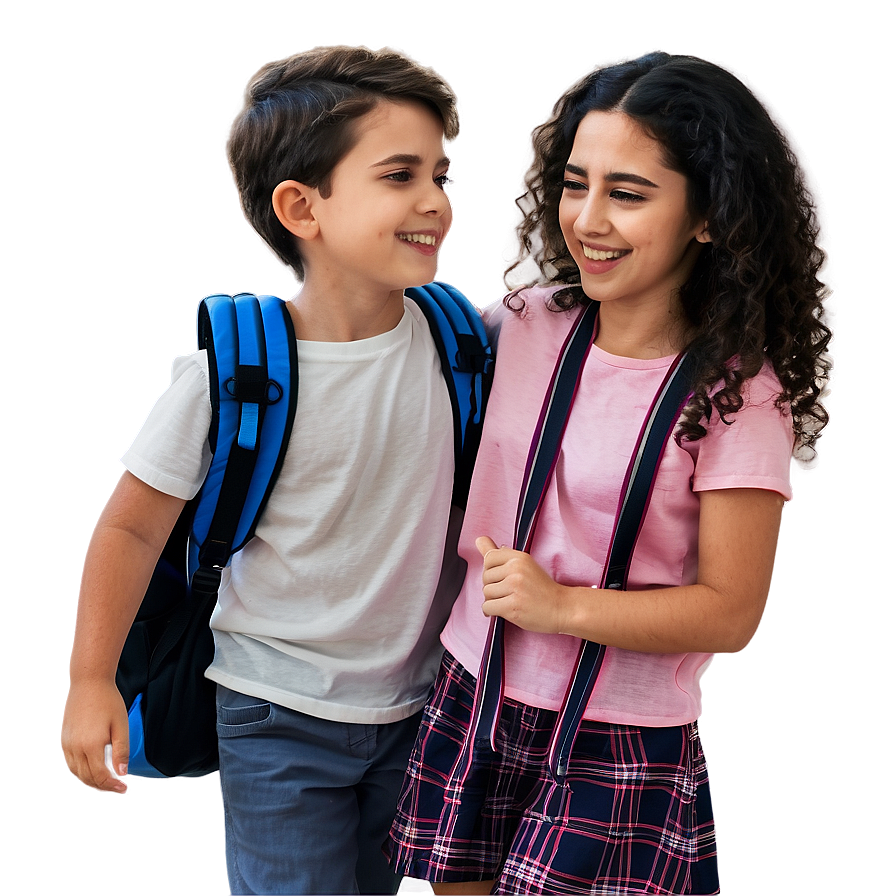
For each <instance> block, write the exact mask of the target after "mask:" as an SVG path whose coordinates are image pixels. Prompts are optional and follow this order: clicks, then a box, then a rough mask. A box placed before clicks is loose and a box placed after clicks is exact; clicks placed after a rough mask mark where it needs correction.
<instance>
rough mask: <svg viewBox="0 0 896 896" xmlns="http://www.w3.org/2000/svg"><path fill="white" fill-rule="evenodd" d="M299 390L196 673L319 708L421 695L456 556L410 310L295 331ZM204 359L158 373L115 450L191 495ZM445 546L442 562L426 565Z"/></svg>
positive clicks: (448, 425)
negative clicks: (168, 376) (127, 442)
mask: <svg viewBox="0 0 896 896" xmlns="http://www.w3.org/2000/svg"><path fill="white" fill-rule="evenodd" d="M298 361H299V396H298V404H297V409H296V420H295V424H294V427H293V432H292V435H291V437H290V441H289V447H288V449H287V453H286V457H285V460H284V464H283V468H282V470H281V472H280V476H279V478H278V480H277V484H276V486H275V488H274V490H273V492H272V494H271V498H270V500H269V502H268V505H267V507H266V508H265V511H264V513H263V514H262V517H261V519H260V521H259V524H258V527H257V529H256V537H255V538H254V539H252V540H251V541H250V542H249V544H247V545H246V547H245V548H244V549H243V550H242V551H240V552H239V553H238V554H236V555H235V556H234V558H233V562H232V564H231V566H230V568H229V569H228V570H225V573H224V576H223V579H222V582H221V588H220V592H219V597H218V605H217V607H216V609H215V612H214V614H213V616H212V623H211V624H212V629H213V630H214V634H215V659H214V662H213V664H212V666H211V668H210V669H209V670H208V673H207V675H208V677H209V678H211V679H212V680H214V681H217V682H219V683H221V684H224V685H226V686H227V687H229V688H232V689H234V690H237V691H241V692H243V693H246V694H250V695H252V696H256V697H259V698H261V699H264V700H270V701H273V702H276V703H279V704H281V705H284V706H288V707H290V708H292V709H296V710H299V711H301V712H306V713H309V714H311V715H315V716H318V717H321V718H326V719H332V720H336V721H345V722H359V723H368V724H379V723H386V722H392V721H397V720H399V719H402V718H406V717H407V716H409V715H411V714H413V713H414V712H415V711H416V710H417V709H419V708H420V707H421V706H422V705H423V703H424V702H425V700H426V697H427V694H428V691H429V689H430V686H431V684H432V682H433V680H434V678H435V673H436V670H437V667H438V663H439V661H440V657H441V651H442V648H441V646H440V644H439V632H440V631H441V629H442V627H443V625H444V623H445V620H446V619H447V616H448V612H449V611H450V608H451V603H452V601H453V599H454V597H455V596H456V594H457V590H458V587H459V585H460V581H461V579H462V577H463V569H464V564H463V563H462V562H461V561H459V560H458V559H457V557H456V554H455V552H454V550H453V545H452V544H451V539H450V538H449V546H448V549H447V550H446V532H447V530H448V528H449V525H448V524H449V513H450V505H451V491H452V485H453V475H454V454H453V451H454V448H453V445H454V442H453V438H454V436H453V430H452V417H451V405H450V401H449V397H448V392H447V389H446V386H445V382H444V379H443V377H442V373H441V368H440V365H439V359H438V354H437V351H436V347H435V344H434V342H433V339H432V335H431V333H430V330H429V326H428V324H427V323H426V319H425V318H424V316H423V314H422V312H421V311H420V310H419V308H418V307H417V306H416V305H415V304H414V303H413V302H410V301H406V302H405V313H404V316H403V317H402V320H401V322H400V323H399V325H398V326H397V327H396V328H395V329H394V330H392V331H390V332H388V333H383V334H381V335H378V336H374V337H373V338H370V339H363V340H359V341H356V342H346V343H329V342H328V343H324V342H302V341H299V342H298ZM208 388H209V387H208V372H207V361H206V357H205V353H204V352H197V353H195V354H193V355H189V356H187V357H184V358H179V359H177V360H176V361H175V363H174V370H173V377H172V385H171V387H170V388H169V390H168V391H167V392H166V393H165V395H163V396H162V398H161V399H160V401H159V402H158V404H157V405H156V406H155V408H154V409H153V411H152V413H151V414H150V416H149V418H148V420H147V422H146V424H145V426H144V427H143V429H142V430H141V432H140V434H139V435H138V437H137V440H136V441H135V442H134V445H133V446H132V447H131V449H130V450H129V451H128V452H127V454H126V455H125V457H124V463H125V465H126V466H127V468H128V469H129V470H130V471H131V472H132V473H133V474H134V475H135V476H137V477H138V478H140V479H142V480H143V481H144V482H147V483H148V484H149V485H152V486H153V487H155V488H158V489H159V490H161V491H164V492H166V493H169V494H174V495H177V496H179V497H183V498H190V497H192V496H193V495H194V494H195V493H196V492H197V491H198V489H199V487H200V485H201V484H202V481H203V479H204V477H205V473H206V470H207V469H208V464H209V461H210V455H209V448H208V444H207V436H208V428H209V422H210V410H209V395H208ZM443 554H444V555H446V562H445V573H444V575H443V576H442V582H441V585H440V572H441V571H442V567H443Z"/></svg>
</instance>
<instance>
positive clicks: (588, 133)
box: [560, 112, 709, 308]
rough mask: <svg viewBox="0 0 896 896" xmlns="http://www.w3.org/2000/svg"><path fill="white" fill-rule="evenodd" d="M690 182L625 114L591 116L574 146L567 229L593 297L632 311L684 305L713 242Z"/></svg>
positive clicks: (563, 222)
mask: <svg viewBox="0 0 896 896" xmlns="http://www.w3.org/2000/svg"><path fill="white" fill-rule="evenodd" d="M687 187H688V182H687V179H686V178H685V176H684V175H683V174H680V173H679V172H677V171H672V170H671V169H669V168H667V167H666V166H665V164H664V163H663V150H662V146H661V145H660V144H659V143H658V142H657V141H656V140H654V139H653V138H652V137H650V136H649V135H648V134H646V133H645V132H644V130H643V129H642V128H641V126H640V125H639V124H637V123H636V122H635V121H634V120H633V119H631V118H629V116H628V115H626V114H625V113H623V112H589V113H588V114H587V115H586V116H585V117H584V118H583V119H582V121H581V123H580V124H579V127H578V130H577V131H576V136H575V141H574V142H573V147H572V152H571V153H570V156H569V162H568V163H567V165H566V174H565V177H564V181H563V194H562V196H561V198H560V229H561V230H562V231H563V236H564V239H565V240H566V245H567V246H568V248H569V251H570V254H571V255H572V257H573V258H574V259H575V262H576V264H577V265H578V266H579V270H580V272H581V275H582V288H583V289H584V291H585V294H586V295H587V296H588V297H589V298H592V299H596V300H597V301H600V302H624V303H628V304H630V305H632V307H639V306H643V305H644V304H646V303H650V304H656V303H660V304H662V305H663V306H664V307H666V308H668V307H669V305H670V302H673V303H674V302H677V301H678V299H677V293H676V290H677V288H678V287H680V286H682V285H683V284H684V282H685V281H686V280H687V278H688V275H689V274H690V272H691V269H692V268H693V266H694V262H695V261H696V260H697V256H698V254H699V253H700V249H701V245H700V244H701V243H706V242H709V236H708V234H707V232H706V222H705V221H702V220H700V219H698V218H697V217H695V216H694V215H693V214H692V213H691V210H690V208H689V206H688V198H687Z"/></svg>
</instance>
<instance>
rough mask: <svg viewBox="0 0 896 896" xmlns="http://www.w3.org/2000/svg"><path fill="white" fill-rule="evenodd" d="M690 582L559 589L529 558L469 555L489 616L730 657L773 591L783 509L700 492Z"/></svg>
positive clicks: (753, 497) (758, 497)
mask: <svg viewBox="0 0 896 896" xmlns="http://www.w3.org/2000/svg"><path fill="white" fill-rule="evenodd" d="M699 494H700V530H699V544H698V552H699V553H698V557H699V559H698V567H697V582H696V584H694V585H681V586H678V587H670V588H656V589H651V590H646V591H613V590H609V589H595V588H587V587H568V586H564V585H558V584H557V583H556V582H555V581H554V580H553V579H552V578H551V577H550V576H549V575H548V574H547V573H546V572H545V571H544V570H543V569H542V568H541V567H540V566H539V565H538V564H537V563H536V562H535V561H534V560H533V559H532V558H531V557H530V556H529V555H528V554H525V553H522V552H520V551H513V550H511V549H509V548H496V547H495V544H494V542H493V541H492V540H491V539H490V538H479V539H477V541H476V545H477V547H478V548H479V550H480V552H481V553H482V554H483V558H484V569H483V594H484V596H485V603H484V605H483V612H484V613H485V615H486V616H503V617H504V618H505V619H506V620H507V621H508V622H512V623H513V624H514V625H517V626H519V627H520V628H524V629H528V630H529V631H537V632H549V633H563V634H568V635H575V636H576V637H579V638H585V639H587V640H589V641H597V642H598V643H600V644H606V645H608V646H612V647H621V648H624V649H626V650H637V651H640V652H642V653H730V652H734V651H738V650H742V649H743V648H744V647H746V645H747V644H748V643H749V641H750V638H752V637H753V634H754V632H755V631H756V628H757V627H758V625H759V620H760V618H761V617H762V611H763V609H764V608H765V601H766V598H767V596H768V589H769V585H770V583H771V576H772V566H773V565H774V560H775V547H776V545H777V541H778V529H779V527H780V523H781V509H782V508H783V506H784V499H783V498H782V497H781V495H779V494H778V493H777V492H772V491H764V490H762V489H752V488H740V489H722V490H718V491H705V492H700V493H699Z"/></svg>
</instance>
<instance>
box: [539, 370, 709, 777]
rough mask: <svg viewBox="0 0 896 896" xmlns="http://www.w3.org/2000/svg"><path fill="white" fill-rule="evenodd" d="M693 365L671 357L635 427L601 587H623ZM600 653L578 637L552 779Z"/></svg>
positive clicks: (565, 762)
mask: <svg viewBox="0 0 896 896" xmlns="http://www.w3.org/2000/svg"><path fill="white" fill-rule="evenodd" d="M693 368H694V364H693V359H692V358H691V356H689V355H685V354H681V355H679V356H678V357H677V358H676V359H675V361H674V362H673V363H672V366H671V367H670V368H669V371H668V372H667V374H666V376H665V378H664V379H663V382H662V384H661V385H660V388H659V391H658V392H657V394H656V397H655V398H654V400H653V405H652V406H651V408H650V410H649V411H648V413H647V417H646V418H645V420H644V424H643V426H642V427H641V432H640V435H639V436H638V442H637V444H636V445H635V450H634V453H633V454H632V459H631V462H630V463H629V466H628V470H627V472H626V474H625V480H624V483H623V488H622V495H621V497H620V499H619V507H618V508H617V511H616V522H615V525H614V529H613V538H612V541H611V542H610V551H609V555H608V557H607V563H606V565H605V567H604V574H603V578H602V581H601V587H602V588H613V589H619V590H624V589H625V586H626V584H627V583H628V573H629V569H630V568H631V563H632V554H633V553H634V550H635V543H636V542H637V540H638V536H639V535H640V534H641V526H642V525H643V523H644V517H645V516H646V514H647V505H648V503H649V502H650V495H651V493H652V492H653V485H654V482H656V472H657V469H658V468H659V463H660V458H661V457H662V454H663V451H664V449H665V447H666V444H667V443H668V441H669V436H670V435H671V434H672V430H673V429H674V427H675V424H676V422H677V421H678V418H679V416H680V415H681V411H682V408H683V407H684V404H685V402H686V400H687V398H688V396H689V395H690V383H691V378H692V374H693ZM605 652H606V648H605V647H604V645H603V644H597V643H596V642H594V641H582V646H581V648H580V649H579V656H578V659H577V661H576V667H575V670H574V671H573V673H572V676H571V677H570V680H569V686H568V688H567V691H566V696H565V698H564V700H563V706H562V709H561V710H560V715H559V716H558V718H557V724H556V725H555V727H554V734H553V737H552V739H551V748H550V751H549V763H550V769H551V773H552V774H553V776H554V780H555V781H557V782H558V783H560V782H562V781H563V780H564V779H565V778H566V773H567V771H568V770H569V756H570V753H571V752H572V745H573V741H574V740H575V737H576V734H577V733H578V730H579V726H580V725H581V722H582V715H583V714H584V712H585V707H586V706H587V704H588V700H589V699H590V697H591V693H592V691H593V690H594V685H595V683H596V682H597V676H598V675H599V674H600V668H601V665H602V664H603V660H604V654H605Z"/></svg>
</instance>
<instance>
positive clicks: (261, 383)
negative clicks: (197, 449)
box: [116, 283, 494, 777]
mask: <svg viewBox="0 0 896 896" xmlns="http://www.w3.org/2000/svg"><path fill="white" fill-rule="evenodd" d="M405 294H406V295H407V296H408V297H409V298H411V299H412V300H413V301H414V302H416V304H417V305H418V306H419V307H420V308H421V310H422V311H423V313H424V315H425V316H426V319H427V321H428V323H429V325H430V329H431V330H432V334H433V338H434V340H435V344H436V347H437V349H438V352H439V358H440V361H441V365H442V372H443V374H444V377H445V382H446V383H447V385H448V392H449V395H450V397H451V407H452V414H453V417H454V456H455V476H454V497H453V500H454V503H456V504H458V505H459V506H461V507H464V506H466V497H467V492H468V490H469V485H470V476H471V475H472V469H473V461H474V460H475V457H476V451H477V449H478V447H479V440H480V437H481V434H482V419H483V414H484V411H485V404H486V401H487V399H488V392H489V387H490V384H491V377H492V368H493V361H494V356H493V353H492V349H491V347H490V346H489V343H488V339H487V337H486V334H485V328H484V327H483V325H482V321H481V320H480V318H479V314H478V312H477V311H476V309H475V308H473V306H472V305H471V304H470V303H469V302H468V301H467V300H466V299H465V298H464V296H463V295H461V293H459V292H458V291H457V290H456V289H454V288H453V287H451V286H448V285H447V284H444V283H430V284H428V285H427V286H423V287H415V288H413V289H408V290H406V293H405ZM199 347H200V348H204V349H206V351H207V354H208V361H209V383H210V391H211V404H212V423H211V428H210V430H209V444H210V446H211V449H212V461H211V466H210V468H209V471H208V474H207V475H206V478H205V481H204V483H203V485H202V488H201V489H200V491H199V494H198V495H197V496H196V497H195V498H194V499H193V500H192V501H191V502H190V503H189V504H188V505H187V507H186V508H185V509H184V512H183V513H182V514H181V517H180V519H179V520H178V522H177V524H176V525H175V527H174V530H173V531H172V533H171V537H170V538H169V539H168V542H167V544H166V545H165V548H164V550H163V551H162V555H161V557H160V558H159V562H158V564H157V565H156V568H155V571H154V573H153V577H152V581H151V582H150V585H149V587H148V589H147V591H146V595H145V596H144V598H143V601H142V603H141V605H140V609H139V611H138V613H137V616H136V618H135V620H134V624H133V625H132V627H131V629H130V632H129V633H128V637H127V641H126V642H125V645H124V648H123V650H122V653H121V658H120V660H119V663H118V670H117V673H116V684H117V685H118V689H119V691H120V692H121V694H122V697H123V699H124V701H125V705H126V706H127V707H128V710H129V711H128V723H129V729H130V759H129V762H128V772H129V774H136V775H143V776H146V777H174V776H178V775H183V776H193V777H195V776H199V775H205V774H208V773H209V772H213V771H215V770H216V769H217V768H218V744H217V735H216V733H215V685H214V683H213V682H211V681H209V680H208V679H206V678H205V670H206V669H207V668H208V667H209V665H211V662H212V659H213V656H214V642H213V638H212V633H211V630H210V629H209V618H210V616H211V613H212V610H213V609H214V606H215V602H216V600H217V594H218V586H219V585H220V582H221V573H222V570H223V569H224V568H225V567H226V566H227V565H228V564H229V563H230V560H231V558H232V556H233V554H235V553H236V552H237V551H239V550H240V549H241V548H243V547H244V546H245V545H246V543H247V542H248V541H249V540H250V539H251V538H252V536H253V535H254V533H255V527H256V525H257V523H258V520H259V517H260V516H261V513H262V511H263V510H264V507H265V504H266V503H267V500H268V497H269V495H270V493H271V490H272V489H273V487H274V483H275V481H276V479H277V475H278V474H279V472H280V468H281V466H282V464H283V458H284V456H285V454H286V448H287V444H288V442H289V435H290V432H291V430H292V426H293V422H294V419H295V412H296V399H297V395H298V384H299V375H300V373H299V369H298V362H297V360H296V339H295V333H294V330H293V326H292V320H291V318H290V316H289V312H288V311H287V308H286V304H285V303H284V302H282V301H281V300H280V299H278V298H276V297H274V296H255V295H253V294H251V293H242V294H240V295H237V296H226V295H214V296H209V297H208V298H206V299H204V300H203V301H202V303H201V304H200V306H199Z"/></svg>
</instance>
